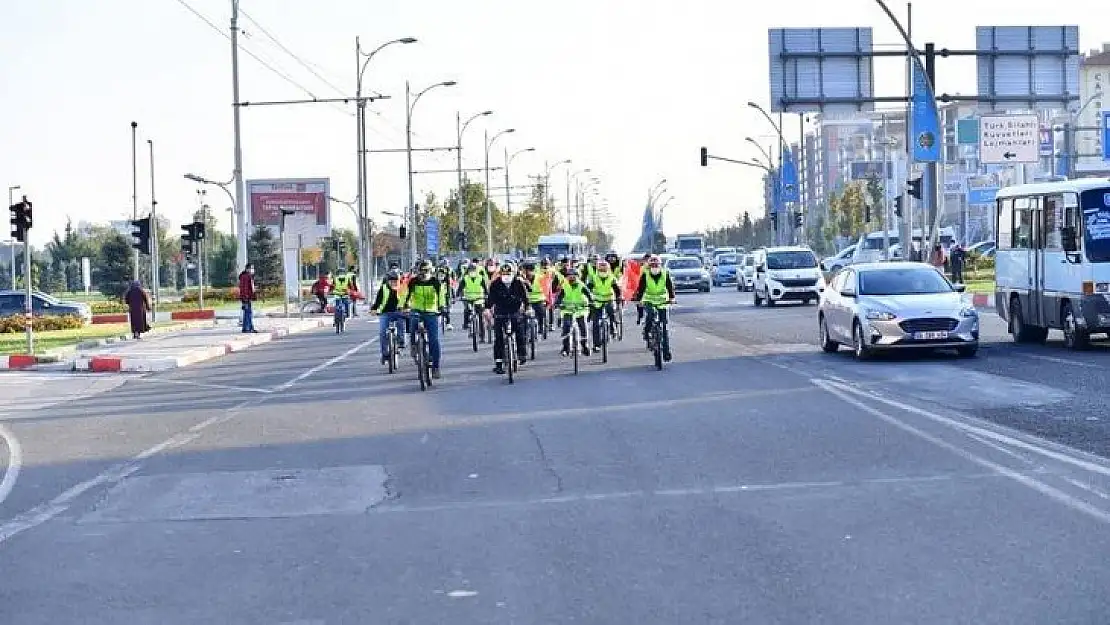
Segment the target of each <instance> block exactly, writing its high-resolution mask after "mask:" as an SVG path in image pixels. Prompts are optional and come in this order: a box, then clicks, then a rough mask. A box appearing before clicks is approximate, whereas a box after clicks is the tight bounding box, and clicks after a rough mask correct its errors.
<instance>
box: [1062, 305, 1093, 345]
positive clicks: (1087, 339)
mask: <svg viewBox="0 0 1110 625" xmlns="http://www.w3.org/2000/svg"><path fill="white" fill-rule="evenodd" d="M1061 317H1062V318H1063V320H1064V323H1063V326H1064V347H1067V348H1068V349H1074V350H1084V349H1087V348H1088V347H1090V346H1091V333H1090V332H1087V330H1086V329H1084V328H1080V327H1079V324H1078V323H1076V315H1075V308H1074V306H1073V304H1072V303H1071V302H1064V306H1063V310H1062V314H1061Z"/></svg>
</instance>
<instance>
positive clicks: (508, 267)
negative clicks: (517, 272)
mask: <svg viewBox="0 0 1110 625" xmlns="http://www.w3.org/2000/svg"><path fill="white" fill-rule="evenodd" d="M501 273H508V274H511V273H513V265H512V263H501Z"/></svg>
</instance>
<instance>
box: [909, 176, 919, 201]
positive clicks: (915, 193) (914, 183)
mask: <svg viewBox="0 0 1110 625" xmlns="http://www.w3.org/2000/svg"><path fill="white" fill-rule="evenodd" d="M906 193H909V194H910V197H913V198H917V199H919V200H920V199H921V178H914V179H913V180H907V181H906Z"/></svg>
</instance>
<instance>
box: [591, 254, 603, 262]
mask: <svg viewBox="0 0 1110 625" xmlns="http://www.w3.org/2000/svg"><path fill="white" fill-rule="evenodd" d="M599 258H601V257H600V256H598V255H597V254H596V253H594V254H590V258H589V261H590V262H591V263H596V262H597V261H598V259H599Z"/></svg>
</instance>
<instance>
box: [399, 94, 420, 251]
mask: <svg viewBox="0 0 1110 625" xmlns="http://www.w3.org/2000/svg"><path fill="white" fill-rule="evenodd" d="M405 157H406V159H407V161H408V176H409V205H408V210H406V211H405V216H406V217H407V218H408V222H409V228H408V232H407V233H406V234H408V236H409V262H408V264H405V262H404V255H402V256H401V261H402V262H401V267H402V268H404V267H411V266H412V264H413V263H415V262H416V255H417V249H416V194H415V193H414V192H413V188H412V184H413V183H412V87H411V86H410V85H409V81H407V80H406V81H405Z"/></svg>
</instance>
